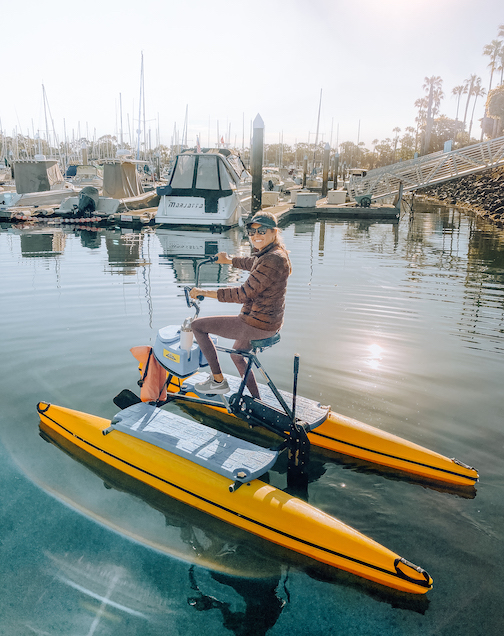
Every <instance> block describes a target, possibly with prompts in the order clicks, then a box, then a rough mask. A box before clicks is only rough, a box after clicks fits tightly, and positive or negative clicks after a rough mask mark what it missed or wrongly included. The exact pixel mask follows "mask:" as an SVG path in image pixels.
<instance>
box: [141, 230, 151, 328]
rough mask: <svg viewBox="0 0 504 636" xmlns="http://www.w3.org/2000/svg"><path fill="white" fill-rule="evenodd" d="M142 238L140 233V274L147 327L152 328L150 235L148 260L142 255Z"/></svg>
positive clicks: (143, 236)
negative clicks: (143, 288)
mask: <svg viewBox="0 0 504 636" xmlns="http://www.w3.org/2000/svg"><path fill="white" fill-rule="evenodd" d="M144 239H145V234H143V233H141V234H140V241H141V256H142V263H143V267H142V276H143V280H144V285H145V298H146V299H147V307H148V310H149V327H150V328H151V329H152V318H153V306H152V291H151V280H150V266H151V262H150V235H149V237H148V238H147V256H148V261H146V260H145V256H144ZM146 263H147V264H146Z"/></svg>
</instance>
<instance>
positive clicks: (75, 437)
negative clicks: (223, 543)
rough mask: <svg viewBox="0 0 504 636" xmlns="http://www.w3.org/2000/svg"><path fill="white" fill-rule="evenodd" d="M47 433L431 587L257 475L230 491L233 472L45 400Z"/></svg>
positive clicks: (241, 518)
mask: <svg viewBox="0 0 504 636" xmlns="http://www.w3.org/2000/svg"><path fill="white" fill-rule="evenodd" d="M37 409H38V412H39V415H40V430H41V433H42V434H43V436H44V437H45V438H46V439H51V434H54V435H59V436H63V437H64V438H66V439H68V440H69V441H70V442H71V443H73V444H74V445H76V446H77V447H79V448H82V449H83V450H85V451H86V452H87V453H89V454H91V455H93V456H95V457H97V458H99V459H100V460H101V461H104V462H106V463H107V464H109V465H110V466H113V467H114V468H116V469H118V470H120V471H121V472H123V473H125V474H127V475H130V476H132V477H134V478H135V479H137V480H139V481H141V482H143V483H145V484H147V485H149V486H152V487H154V488H156V489H157V490H159V491H161V492H163V493H165V494H167V495H169V496H170V497H173V498H174V499H177V500H179V501H182V502H184V503H186V504H188V505H190V506H193V507H194V508H197V509H199V510H201V511H203V512H206V513H208V514H210V515H213V516H214V517H217V518H219V519H222V520H223V521H225V522H227V523H230V524H232V525H234V526H237V527H239V528H242V529H244V530H246V531H248V532H251V533H253V534H255V535H258V536H260V537H263V538H264V539H267V540H268V541H271V542H273V543H276V544H278V545H282V546H284V547H286V548H289V549H291V550H293V551H295V552H298V553H300V554H303V555H306V556H308V557H311V558H313V559H316V560H317V561H320V562H322V563H326V564H328V565H331V566H333V567H336V568H339V569H341V570H345V571H347V572H351V573H353V574H355V575H357V576H360V577H363V578H365V579H368V580H371V581H374V582H376V583H379V584H381V585H384V586H387V587H390V588H394V589H396V590H400V591H402V592H408V593H412V594H424V593H425V592H427V591H428V590H429V589H430V588H431V587H432V579H431V578H430V576H429V575H428V574H427V573H426V572H425V571H424V570H422V569H421V568H418V567H417V566H414V565H412V564H410V563H409V562H408V561H406V560H404V559H402V558H401V557H400V556H399V555H397V554H395V553H394V552H392V551H391V550H389V549H387V548H385V547H384V546H382V545H380V544H379V543H377V542H375V541H373V540H372V539H370V538H368V537H366V536H365V535H363V534H361V533H359V532H357V531H356V530H354V529H352V528H351V527H349V526H347V525H345V524H344V523H342V522H341V521H339V520H337V519H335V518H333V517H331V516H330V515H327V514H326V513H324V512H322V511H320V510H318V509H316V508H314V507H313V506H310V505H309V504H308V503H306V502H304V501H302V500H300V499H298V498H296V497H293V496H291V495H289V494H287V493H285V492H283V491H281V490H279V489H277V488H274V487H273V486H271V485H269V484H266V483H264V482H263V481H260V480H259V479H254V480H253V481H251V482H249V483H248V484H245V485H243V486H242V487H241V488H238V489H237V490H236V491H235V492H230V489H229V485H230V482H229V479H227V478H226V477H224V476H223V475H219V474H217V473H215V472H212V471H210V470H208V469H207V468H205V467H203V466H200V465H198V464H195V463H194V462H191V461H189V460H187V459H185V458H183V457H180V456H178V455H176V454H174V453H170V452H169V451H167V450H166V449H163V448H160V447H158V446H155V445H153V444H150V443H148V442H146V441H145V440H143V439H138V438H136V437H133V436H131V435H128V434H126V433H124V432H122V431H119V430H117V431H116V430H113V431H112V432H111V433H109V434H107V435H104V433H103V431H105V430H106V429H107V428H108V427H109V426H110V421H109V420H106V419H103V418H100V417H96V416H93V415H89V414H86V413H81V412H78V411H74V410H71V409H67V408H64V407H60V406H55V405H51V404H47V403H43V402H41V403H39V404H38V406H37Z"/></svg>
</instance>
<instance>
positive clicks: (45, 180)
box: [14, 159, 65, 194]
mask: <svg viewBox="0 0 504 636" xmlns="http://www.w3.org/2000/svg"><path fill="white" fill-rule="evenodd" d="M14 180H15V182H16V192H17V193H18V194H28V193H29V192H45V191H46V190H54V189H55V188H58V187H61V188H63V187H64V185H65V182H64V179H63V175H62V174H61V170H60V169H59V166H58V162H57V161H55V160H52V159H47V160H44V161H16V162H15V163H14Z"/></svg>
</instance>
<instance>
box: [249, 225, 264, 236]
mask: <svg viewBox="0 0 504 636" xmlns="http://www.w3.org/2000/svg"><path fill="white" fill-rule="evenodd" d="M269 229H270V228H268V227H264V225H261V226H260V227H256V228H253V227H248V228H247V234H248V235H249V236H254V234H255V233H256V232H257V233H258V234H261V235H262V236H264V235H265V234H266V232H267V231H268V230H269Z"/></svg>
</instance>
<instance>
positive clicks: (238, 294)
mask: <svg viewBox="0 0 504 636" xmlns="http://www.w3.org/2000/svg"><path fill="white" fill-rule="evenodd" d="M233 267H238V268H239V269H244V270H247V271H250V275H249V277H248V278H247V280H246V281H245V282H244V283H243V285H241V286H240V287H224V288H222V289H218V290H217V298H218V300H219V301H220V302H223V303H242V304H243V307H242V310H241V312H240V316H241V318H242V319H243V320H244V321H245V322H246V323H247V324H248V325H251V326H252V327H257V328H258V329H264V331H277V330H278V329H280V327H281V326H282V322H283V315H284V310H285V292H286V290H287V279H288V278H289V274H290V261H289V257H288V256H287V252H286V251H285V250H284V249H283V248H282V247H281V246H280V245H278V244H277V243H270V244H269V245H267V246H266V247H265V248H264V249H263V250H261V251H260V252H257V253H256V254H254V255H253V256H243V257H240V256H234V257H233Z"/></svg>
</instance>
